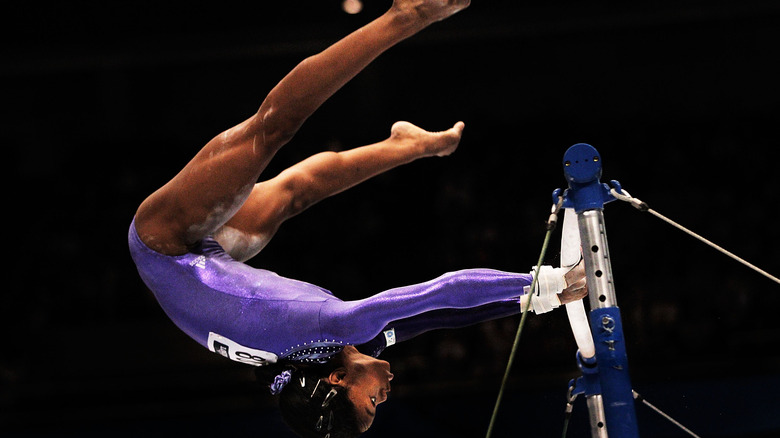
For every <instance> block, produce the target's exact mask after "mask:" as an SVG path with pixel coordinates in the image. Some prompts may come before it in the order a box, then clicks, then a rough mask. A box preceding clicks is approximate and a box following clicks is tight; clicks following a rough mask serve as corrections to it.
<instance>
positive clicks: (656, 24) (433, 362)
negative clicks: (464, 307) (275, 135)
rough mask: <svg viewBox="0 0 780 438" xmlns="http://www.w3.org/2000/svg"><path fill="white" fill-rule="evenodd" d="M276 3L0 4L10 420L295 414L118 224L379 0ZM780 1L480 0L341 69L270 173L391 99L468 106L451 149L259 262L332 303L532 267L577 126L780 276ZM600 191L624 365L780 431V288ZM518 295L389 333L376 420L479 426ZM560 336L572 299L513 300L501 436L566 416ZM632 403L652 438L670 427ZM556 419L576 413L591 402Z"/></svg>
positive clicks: (81, 429) (571, 370)
mask: <svg viewBox="0 0 780 438" xmlns="http://www.w3.org/2000/svg"><path fill="white" fill-rule="evenodd" d="M279 3H280V4H281V3H283V5H280V4H276V3H275V2H268V1H256V2H254V3H253V4H248V3H247V4H244V3H233V2H219V3H217V2H209V3H207V2H191V3H186V4H184V3H179V4H174V3H166V4H165V5H164V6H161V5H159V4H157V3H156V2H148V1H138V2H132V3H131V2H100V3H98V2H94V3H90V2H60V3H54V4H53V3H50V2H49V3H41V2H19V3H17V4H13V5H10V6H9V5H5V6H3V7H2V8H3V13H2V18H1V19H2V21H3V26H2V27H3V30H2V32H3V35H2V37H3V38H2V46H1V47H2V62H1V63H0V66H1V67H0V83H2V86H1V87H2V101H3V105H2V107H3V116H2V118H1V119H0V127H1V131H0V132H1V133H2V138H3V141H2V143H3V146H4V152H5V158H4V161H3V162H4V163H5V165H4V170H5V171H4V180H5V184H4V186H5V187H4V188H5V190H4V191H3V193H4V194H5V195H6V196H5V200H4V208H3V211H4V213H5V214H4V216H5V219H6V220H5V223H6V232H5V241H6V252H8V253H9V255H10V257H9V258H10V260H11V261H12V262H11V263H10V265H9V264H8V263H4V266H5V268H4V270H3V272H4V275H5V277H6V278H7V281H6V282H5V283H6V286H5V288H4V290H3V292H2V297H3V298H2V301H0V312H2V313H0V317H1V318H2V326H0V328H2V333H3V342H2V344H3V347H2V348H1V349H0V436H19V437H22V436H24V437H27V436H45V437H49V436H51V437H55V436H79V437H82V436H183V435H185V434H186V435H189V436H213V435H215V434H222V435H223V436H224V435H238V434H241V435H247V436H250V435H251V436H279V437H286V436H289V433H288V432H285V429H284V428H283V426H282V425H281V421H280V420H279V418H278V415H277V412H276V411H275V407H274V401H273V400H272V398H271V397H270V396H268V395H266V394H265V393H264V391H262V390H261V389H259V388H258V387H257V385H256V383H254V381H253V378H252V373H251V371H250V370H248V369H247V368H245V367H243V366H240V365H239V364H235V363H232V362H229V361H227V360H224V359H223V358H221V357H219V356H217V355H214V354H212V353H209V352H208V351H206V350H205V349H203V348H202V347H200V346H198V345H197V344H195V342H193V341H191V340H190V339H189V338H187V337H186V336H185V335H184V334H182V333H180V332H179V331H178V330H177V329H176V328H175V327H174V326H173V324H172V323H171V322H170V321H169V320H167V319H166V317H165V316H164V314H163V313H162V311H161V310H160V309H159V307H158V306H157V304H156V302H155V301H154V299H153V298H152V296H151V295H150V293H149V292H148V291H147V290H146V288H145V287H144V285H143V284H142V283H141V281H140V279H139V278H138V276H137V274H136V273H135V268H134V266H133V264H132V262H131V260H130V257H129V254H128V251H127V245H126V233H127V228H128V226H129V224H130V220H131V219H132V216H133V213H134V211H135V208H136V207H137V205H138V204H139V203H140V202H141V201H142V200H143V199H144V197H145V196H147V195H148V194H149V193H150V192H151V191H153V190H154V189H156V188H157V187H159V186H160V185H161V184H163V183H165V182H166V181H167V180H168V179H169V178H170V177H171V176H173V175H174V174H175V172H177V171H178V169H180V168H181V167H182V166H183V165H184V164H185V163H186V161H187V160H189V158H190V157H191V156H192V155H193V154H194V153H195V152H196V151H197V150H198V149H199V148H200V147H201V146H202V145H203V144H205V142H206V141H208V140H209V139H210V138H211V137H212V136H213V135H216V134H217V133H219V132H221V131H222V130H224V129H226V128H228V127H230V126H232V125H233V124H236V123H238V122H240V121H242V120H244V119H245V118H246V117H248V116H249V115H250V114H252V112H254V111H255V110H256V108H257V107H258V106H259V104H260V102H261V101H262V99H263V97H264V96H265V94H266V93H267V92H268V90H270V88H271V87H272V86H273V85H274V84H275V83H276V82H277V81H278V80H279V79H280V78H281V77H282V76H283V75H284V74H285V73H287V72H288V71H289V70H290V69H291V68H292V67H294V66H295V64H296V63H297V62H299V61H300V60H301V59H303V58H304V57H306V56H309V55H311V54H314V53H316V52H317V51H319V50H321V49H323V48H325V47H326V46H327V45H328V44H330V43H332V42H334V41H335V40H336V39H338V38H339V37H340V36H343V35H344V34H346V33H347V32H349V31H351V30H353V29H356V28H357V27H359V26H360V25H362V24H364V23H366V22H367V21H368V20H369V19H371V18H373V17H375V16H376V15H377V14H379V13H381V12H382V11H383V10H384V9H385V8H386V7H387V6H388V5H389V3H388V2H387V1H371V0H368V1H367V2H366V3H367V4H366V8H365V9H364V11H363V12H362V13H360V14H358V15H355V16H349V15H347V14H345V13H344V12H342V11H341V10H340V2H339V1H336V0H328V1H316V2H314V1H308V2H279ZM779 25H780V8H779V7H778V6H777V2H775V1H687V0H686V1H656V2H639V3H634V2H629V4H626V3H624V2H609V1H607V2H578V1H560V2H554V3H545V2H514V1H488V0H480V1H475V4H473V5H472V6H471V8H469V9H467V10H466V11H464V12H462V13H460V14H458V15H456V16H455V17H453V18H451V19H450V20H447V21H445V22H442V23H439V24H437V25H435V26H433V27H431V28H429V29H427V30H426V31H424V32H423V33H421V34H419V35H417V36H415V37H414V38H412V39H410V40H408V41H406V42H404V43H402V44H400V45H399V46H397V47H395V48H393V49H392V50H391V51H390V52H388V53H386V54H385V55H383V56H382V57H381V58H380V59H379V60H378V61H377V62H375V63H374V64H372V65H371V66H370V67H369V68H368V69H367V70H366V71H365V72H363V73H362V74H361V75H360V76H359V77H358V78H356V79H355V80H354V81H353V82H351V83H350V84H348V85H347V86H346V87H345V88H344V89H343V90H341V91H340V92H339V93H338V94H337V95H336V96H335V97H334V98H333V99H331V100H330V101H329V102H327V103H326V104H325V105H324V106H323V107H322V108H321V109H320V111H319V112H317V113H316V114H315V115H314V116H312V117H311V119H310V120H309V122H308V123H307V124H306V125H305V126H304V128H303V129H302V130H301V131H300V133H299V135H298V136H297V137H296V138H295V139H294V140H293V142H292V143H291V144H290V145H288V146H287V147H286V148H285V149H283V151H282V152H281V153H280V154H279V155H278V156H277V158H276V159H275V161H274V162H273V164H272V166H271V168H269V170H268V172H267V175H268V176H269V177H270V176H273V175H274V174H275V173H277V172H278V171H279V170H281V169H283V168H285V167H286V166H289V165H290V164H292V163H294V162H297V161H298V160H300V159H302V158H304V157H306V156H309V155H311V154H313V153H316V152H318V151H321V150H324V149H331V150H339V149H343V148H351V147H354V146H357V145H361V144H365V143H370V142H373V141H376V140H379V139H382V138H384V137H385V136H386V135H387V133H388V132H389V127H390V125H391V124H392V123H393V122H394V121H396V120H409V121H412V122H414V123H417V124H419V125H421V126H423V127H426V128H428V129H432V130H439V129H446V128H447V127H449V126H451V125H452V124H453V123H454V122H455V121H457V120H464V121H465V122H466V125H467V127H466V131H465V134H464V137H463V141H462V143H461V146H460V148H459V149H458V151H457V152H456V153H455V154H454V155H452V156H451V157H448V158H446V159H430V160H422V161H418V162H415V163H413V164H410V165H408V166H405V167H403V168H399V169H397V170H395V171H393V172H391V173H388V174H385V175H383V176H380V177H378V178H376V179H374V180H371V181H369V182H367V183H365V184H363V185H361V186H360V187H358V188H355V189H353V190H351V191H349V192H347V193H344V194H343V195H340V196H338V197H336V198H333V199H330V200H327V201H325V202H323V203H321V204H319V205H316V206H315V207H313V208H312V209H311V210H309V211H308V212H306V213H305V214H304V215H302V216H300V217H298V218H295V219H293V220H291V221H289V222H288V223H287V224H286V225H285V226H284V227H283V228H282V230H281V231H280V232H279V233H278V235H277V236H276V237H275V239H274V240H273V242H272V243H271V244H270V245H269V246H268V247H267V248H266V249H265V250H264V251H263V252H262V253H261V254H260V255H259V256H258V257H257V258H256V259H254V260H253V261H252V262H251V264H253V265H255V266H262V267H264V268H267V269H271V270H274V271H276V272H278V273H280V274H281V275H284V276H288V277H293V278H299V279H302V280H306V281H309V282H312V283H315V284H318V285H321V286H323V287H326V288H328V289H330V290H332V291H334V292H335V293H336V294H337V295H338V296H340V297H342V298H344V299H354V298H360V297H365V296H367V295H369V294H373V293H376V292H379V291H382V290H384V289H387V288H390V287H394V286H400V285H405V284H409V283H412V282H419V281H423V280H427V279H430V278H433V277H435V276H437V275H439V274H441V273H442V272H445V271H451V270H455V269H461V268H467V267H491V268H497V269H504V270H513V271H525V272H527V271H528V270H529V269H530V267H531V265H533V264H535V262H536V260H537V258H538V257H539V252H540V249H541V245H542V241H543V234H544V226H543V223H544V221H545V220H546V219H547V216H548V214H549V208H550V205H551V203H552V198H551V193H552V191H553V190H554V189H555V188H558V187H563V186H564V185H565V181H564V180H563V176H562V171H561V157H562V156H563V153H564V152H565V150H566V149H567V148H568V147H569V146H571V145H572V144H574V143H577V142H587V143H590V144H592V145H594V146H595V147H596V148H597V149H598V150H599V152H600V153H601V155H602V157H603V165H604V177H603V180H604V181H608V180H612V179H616V180H619V181H620V182H621V183H622V184H623V186H624V187H625V188H626V189H627V190H628V191H629V192H631V194H633V195H634V196H636V197H638V198H640V199H642V200H644V201H646V202H648V203H649V204H650V206H651V207H652V208H654V209H656V210H658V211H659V212H661V213H662V214H665V215H667V216H669V217H671V218H672V219H674V220H677V221H679V222H681V223H682V224H684V225H686V226H689V227H690V228H692V229H693V230H695V231H697V232H698V233H700V234H702V235H704V236H706V237H708V238H710V239H712V240H713V241H715V242H716V243H718V244H719V245H722V246H724V247H725V248H727V249H729V250H731V251H733V252H734V253H736V254H738V255H740V256H742V257H744V258H745V259H747V260H749V261H751V262H753V263H755V264H757V265H759V266H761V267H762V268H764V269H766V270H767V271H769V272H770V273H772V274H774V275H778V273H780V250H778V247H777V245H778V244H780V233H779V232H778V220H777V215H776V213H775V212H776V208H777V205H776V204H777V200H778V184H777V172H778V159H780V153H779V152H778V143H777V132H776V131H777V128H778V120H779V119H778V115H779V112H778V110H780V106H779V105H778V103H780V85H778V83H779V81H778V78H779V77H780V69H779V68H778V66H777V61H776V59H777V57H778V43H780V39H779V38H778V37H779V35H778V34H779V32H778V26H779ZM605 217H606V223H607V228H608V235H609V239H610V241H609V242H610V252H611V255H612V267H613V270H614V275H615V279H616V284H617V297H618V303H619V304H620V307H621V309H622V312H623V319H624V324H625V334H626V338H627V342H628V344H627V345H628V353H629V361H630V364H631V375H632V382H633V384H634V387H635V388H636V390H637V391H638V392H640V393H642V394H643V395H644V396H645V397H646V398H647V399H648V400H649V401H650V402H652V403H654V404H655V405H657V406H658V407H660V408H661V409H663V410H665V411H667V412H668V413H669V414H671V415H672V416H674V417H676V418H677V419H678V420H680V421H681V422H682V423H683V424H685V425H686V426H688V427H689V428H691V429H692V430H693V431H695V432H697V433H699V434H700V435H702V436H710V437H769V436H777V435H778V434H780V420H778V419H777V413H778V412H780V398H779V397H778V391H779V390H780V353H778V347H780V323H779V322H778V317H777V311H776V309H777V308H778V307H780V287H778V285H777V284H776V283H773V282H771V281H770V280H768V279H766V278H764V277H761V276H760V275H758V274H756V273H754V272H753V271H751V270H749V269H747V268H745V267H744V266H742V265H740V264H738V263H736V262H733V261H731V260H730V259H728V258H727V257H725V256H723V255H721V254H719V253H717V252H715V251H714V250H712V249H711V248H708V247H706V246H705V245H703V244H701V243H699V242H697V241H695V240H693V239H692V238H691V237H689V236H686V235H684V234H682V233H681V232H679V231H677V230H675V229H673V228H672V227H670V226H669V225H667V224H665V223H663V222H661V221H660V220H657V219H655V218H653V217H652V216H650V215H647V214H643V213H640V212H638V211H637V210H634V209H633V208H631V207H630V206H628V205H627V204H624V203H617V202H616V203H611V204H608V207H607V208H606V209H605ZM558 236H559V234H556V235H555V238H554V241H553V244H552V247H551V250H550V252H549V253H548V256H547V258H546V262H547V263H552V264H557V259H556V256H555V254H556V253H557V248H558V244H557V239H559V237H558ZM518 321H519V318H507V319H505V320H500V321H494V322H489V323H484V324H481V325H478V326H475V327H471V328H467V329H460V330H451V331H440V332H435V333H429V334H425V335H423V336H421V337H419V338H417V339H415V340H413V341H409V342H407V343H405V344H401V345H398V346H395V347H393V348H391V349H388V350H387V351H386V353H385V355H384V357H385V358H387V359H388V360H390V361H391V363H392V364H393V369H394V372H395V374H396V379H395V381H394V382H393V393H392V394H391V400H390V401H388V402H387V403H386V404H385V405H383V406H382V408H381V409H380V412H381V413H380V415H379V417H378V418H377V421H376V422H375V426H374V427H373V428H372V430H371V431H370V432H369V433H368V434H366V436H372V437H384V436H399V435H402V434H403V435H404V436H407V437H410V438H411V437H418V436H419V437H423V436H448V437H473V436H484V433H485V430H486V428H487V424H488V421H489V418H490V412H491V410H492V406H493V403H494V401H495V397H496V394H497V392H498V388H499V384H500V380H501V376H502V373H503V370H504V366H505V364H506V361H507V358H508V355H509V350H510V347H511V343H512V340H513V337H514V334H515V330H516V328H517V323H518ZM575 351H576V346H575V345H574V342H573V338H572V336H571V332H570V329H569V328H568V323H567V320H566V317H565V314H564V312H563V311H557V312H553V313H550V314H546V315H544V316H532V317H531V318H529V320H528V324H527V326H526V330H525V333H524V335H523V338H522V340H521V344H520V348H519V354H518V358H517V362H516V365H515V367H514V368H513V371H512V378H511V380H510V384H509V387H508V389H507V395H506V399H505V401H504V404H503V409H502V411H501V415H500V417H499V423H498V426H497V431H496V433H495V435H494V436H497V437H509V436H531V437H555V436H560V434H561V428H562V425H563V409H564V407H565V394H566V388H567V386H568V381H569V379H571V378H573V377H576V376H577V369H576V364H575V361H574V354H575ZM637 412H638V415H639V420H640V431H641V433H642V436H644V437H674V436H681V435H680V433H679V432H678V430H677V429H675V428H674V427H673V426H671V425H669V424H668V423H666V422H664V421H662V420H660V419H658V417H657V416H656V415H654V414H652V413H651V412H650V411H649V410H648V409H646V408H645V407H643V406H637ZM568 436H570V437H585V436H589V431H588V427H587V412H586V407H585V405H584V402H583V401H582V400H578V401H577V404H576V405H575V410H574V417H573V424H572V426H571V427H570V430H569V435H568Z"/></svg>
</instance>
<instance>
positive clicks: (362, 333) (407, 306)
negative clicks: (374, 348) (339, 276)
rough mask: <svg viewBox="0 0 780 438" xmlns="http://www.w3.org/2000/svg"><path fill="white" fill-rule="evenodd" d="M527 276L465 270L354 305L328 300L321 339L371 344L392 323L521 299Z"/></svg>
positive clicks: (379, 295) (357, 301) (354, 302)
mask: <svg viewBox="0 0 780 438" xmlns="http://www.w3.org/2000/svg"><path fill="white" fill-rule="evenodd" d="M531 281H532V277H531V275H529V274H516V273H511V272H504V271H498V270H493V269H466V270H461V271H456V272H450V273H447V274H444V275H442V276H440V277H438V278H435V279H433V280H431V281H427V282H425V283H420V284H414V285H410V286H404V287H399V288H395V289H390V290H387V291H385V292H381V293H378V294H376V295H374V296H372V297H369V298H366V299H363V300H356V301H329V302H328V303H326V304H325V305H324V306H323V308H322V312H321V315H320V327H321V329H322V332H323V336H325V337H326V338H327V337H329V336H330V337H332V338H335V339H349V340H350V342H352V343H355V344H362V343H365V342H368V341H369V340H371V339H372V338H374V336H376V335H377V334H378V333H379V332H380V331H381V330H382V329H383V328H385V326H387V325H388V324H389V323H391V322H392V321H398V320H402V319H405V318H409V317H412V316H415V315H420V314H422V313H425V312H429V311H433V310H439V309H472V308H477V307H480V306H483V305H486V304H491V303H495V302H505V301H507V300H516V301H517V302H518V304H517V306H518V310H519V307H520V304H519V299H520V296H521V295H523V288H524V287H525V286H529V285H530V284H531Z"/></svg>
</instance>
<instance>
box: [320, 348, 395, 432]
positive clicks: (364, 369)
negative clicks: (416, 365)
mask: <svg viewBox="0 0 780 438" xmlns="http://www.w3.org/2000/svg"><path fill="white" fill-rule="evenodd" d="M342 353H343V359H344V366H343V367H341V368H339V369H337V370H336V371H334V372H333V374H331V378H330V379H331V383H332V384H334V385H339V386H342V387H345V388H347V396H348V397H349V400H350V401H351V402H352V404H353V405H354V406H355V410H356V414H357V418H358V420H359V421H360V423H361V431H362V432H365V431H366V430H368V428H369V427H371V424H372V423H373V422H374V417H376V407H377V406H378V405H379V404H380V403H383V402H384V401H385V400H387V393H388V392H390V381H391V380H393V373H391V372H390V363H388V362H387V361H384V360H379V359H377V358H374V357H371V356H367V355H365V354H362V353H360V352H359V351H357V349H356V348H355V347H352V346H347V347H346V348H344V351H343V352H342ZM334 375H335V376H334Z"/></svg>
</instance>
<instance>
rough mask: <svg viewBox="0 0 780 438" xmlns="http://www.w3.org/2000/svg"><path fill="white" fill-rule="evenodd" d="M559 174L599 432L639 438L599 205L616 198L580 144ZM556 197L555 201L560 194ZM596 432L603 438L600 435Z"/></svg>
mask: <svg viewBox="0 0 780 438" xmlns="http://www.w3.org/2000/svg"><path fill="white" fill-rule="evenodd" d="M563 170H564V175H565V177H566V181H567V182H568V183H569V189H568V190H566V191H565V192H564V194H563V198H564V201H563V207H564V208H573V209H574V211H575V212H576V213H577V224H578V227H579V231H580V241H581V244H582V254H583V258H584V261H585V271H586V276H587V281H588V291H589V292H588V294H589V296H590V309H591V310H590V314H589V320H590V327H591V331H592V333H593V340H594V343H595V347H596V363H597V373H598V382H599V390H600V391H601V396H602V400H603V405H604V416H605V424H603V425H601V427H604V428H606V433H607V434H608V435H609V436H612V437H616V438H638V437H639V430H638V428H637V422H636V412H635V410H634V398H633V393H632V387H631V380H630V378H629V374H628V356H627V354H626V343H625V338H624V337H623V324H622V321H621V318H620V309H618V307H617V302H616V300H615V285H614V281H613V277H612V266H611V264H610V259H609V247H608V245H607V234H606V229H605V227H604V214H603V209H604V204H605V203H607V202H609V201H613V200H614V199H615V198H614V197H613V196H612V195H611V194H610V191H609V187H608V186H607V185H606V184H602V183H601V182H600V181H599V179H600V178H601V156H600V155H599V153H598V151H596V149H595V148H594V147H592V146H590V145H587V144H584V143H578V144H575V145H574V146H572V147H570V148H569V149H568V150H567V151H566V153H565V154H564V156H563ZM556 192H557V193H556V195H557V194H559V193H560V192H559V191H556ZM595 432H596V431H594V434H595ZM600 432H601V435H602V436H603V432H604V431H603V430H602V431H600ZM594 436H595V435H594Z"/></svg>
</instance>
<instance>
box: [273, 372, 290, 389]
mask: <svg viewBox="0 0 780 438" xmlns="http://www.w3.org/2000/svg"><path fill="white" fill-rule="evenodd" d="M290 378H292V373H291V372H290V370H284V371H282V372H281V374H279V375H278V376H276V377H274V383H272V384H271V395H279V393H280V392H282V389H284V387H285V386H287V384H288V383H290Z"/></svg>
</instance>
